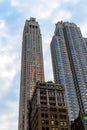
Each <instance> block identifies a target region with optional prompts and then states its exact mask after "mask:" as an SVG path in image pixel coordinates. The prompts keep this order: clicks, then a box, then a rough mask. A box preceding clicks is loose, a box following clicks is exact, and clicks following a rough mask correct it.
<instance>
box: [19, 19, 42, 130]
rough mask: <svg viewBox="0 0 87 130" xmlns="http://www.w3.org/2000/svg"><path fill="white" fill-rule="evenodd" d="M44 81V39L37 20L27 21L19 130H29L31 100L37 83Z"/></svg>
mask: <svg viewBox="0 0 87 130" xmlns="http://www.w3.org/2000/svg"><path fill="white" fill-rule="evenodd" d="M38 80H39V81H41V82H43V81H44V67H43V54H42V38H41V33H40V28H39V24H38V22H37V21H36V19H35V18H30V20H26V23H25V26H24V31H23V41H22V60H21V83H20V105H19V130H29V100H30V99H31V97H32V94H33V91H34V86H35V84H36V82H37V81H38Z"/></svg>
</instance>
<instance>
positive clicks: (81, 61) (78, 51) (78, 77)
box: [51, 22, 87, 120]
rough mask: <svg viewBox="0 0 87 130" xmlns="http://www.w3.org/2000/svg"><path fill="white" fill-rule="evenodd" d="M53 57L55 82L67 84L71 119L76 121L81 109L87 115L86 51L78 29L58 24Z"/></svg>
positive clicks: (52, 50) (52, 48) (70, 25)
mask: <svg viewBox="0 0 87 130" xmlns="http://www.w3.org/2000/svg"><path fill="white" fill-rule="evenodd" d="M51 55H52V64H53V71H54V80H55V82H56V83H62V84H64V85H65V89H66V97H67V105H68V107H69V117H70V120H74V119H75V118H76V117H77V116H78V111H79V108H80V110H81V111H82V112H87V103H86V102H87V94H86V93H87V48H86V45H85V43H84V38H83V37H82V35H81V31H80V29H79V27H77V26H76V25H75V24H74V23H69V22H64V23H63V22H58V23H57V24H56V29H55V35H54V36H53V39H52V42H51Z"/></svg>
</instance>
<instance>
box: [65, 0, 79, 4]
mask: <svg viewBox="0 0 87 130" xmlns="http://www.w3.org/2000/svg"><path fill="white" fill-rule="evenodd" d="M63 2H65V3H73V4H77V2H78V0H72V1H71V0H63Z"/></svg>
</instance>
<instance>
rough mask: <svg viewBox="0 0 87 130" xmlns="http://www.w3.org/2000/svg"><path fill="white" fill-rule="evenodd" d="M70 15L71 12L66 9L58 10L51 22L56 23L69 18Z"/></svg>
mask: <svg viewBox="0 0 87 130" xmlns="http://www.w3.org/2000/svg"><path fill="white" fill-rule="evenodd" d="M71 17H72V14H71V12H70V11H68V10H59V11H58V13H57V15H56V16H55V17H54V19H53V23H57V22H58V21H61V20H69V19H70V18H71Z"/></svg>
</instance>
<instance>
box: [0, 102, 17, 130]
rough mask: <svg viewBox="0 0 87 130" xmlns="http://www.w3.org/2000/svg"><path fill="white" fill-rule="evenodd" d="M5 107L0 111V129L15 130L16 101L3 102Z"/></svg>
mask: <svg viewBox="0 0 87 130" xmlns="http://www.w3.org/2000/svg"><path fill="white" fill-rule="evenodd" d="M3 105H4V106H5V107H6V108H7V109H3V110H1V111H0V130H17V124H18V102H17V101H15V102H10V101H7V102H4V103H3Z"/></svg>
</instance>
